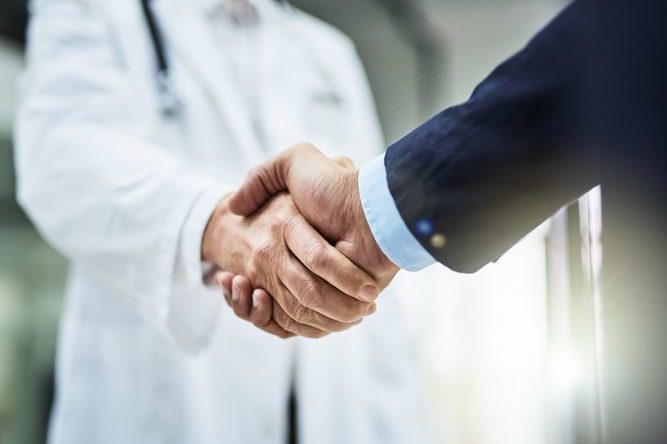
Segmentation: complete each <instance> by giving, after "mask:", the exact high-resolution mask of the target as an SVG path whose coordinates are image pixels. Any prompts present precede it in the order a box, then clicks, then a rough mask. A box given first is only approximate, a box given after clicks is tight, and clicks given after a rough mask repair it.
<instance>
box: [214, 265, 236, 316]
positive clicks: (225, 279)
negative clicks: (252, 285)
mask: <svg viewBox="0 0 667 444" xmlns="http://www.w3.org/2000/svg"><path fill="white" fill-rule="evenodd" d="M213 279H214V280H215V283H216V284H217V285H218V286H219V287H220V288H221V289H222V294H223V295H224V297H225V301H227V305H229V306H230V307H231V306H232V299H231V298H232V280H233V279H234V273H230V272H228V271H218V272H216V273H215V275H214V276H213Z"/></svg>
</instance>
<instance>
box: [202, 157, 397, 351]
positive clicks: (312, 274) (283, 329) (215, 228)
mask: <svg viewBox="0 0 667 444" xmlns="http://www.w3.org/2000/svg"><path fill="white" fill-rule="evenodd" d="M357 182H358V171H357V170H356V168H355V167H354V165H353V164H352V162H351V161H350V160H348V159H344V158H343V159H338V160H331V159H329V158H327V157H326V156H324V155H323V154H322V153H321V152H319V151H318V150H317V149H316V148H315V147H313V146H312V145H308V144H300V145H297V146H295V147H292V148H290V149H289V150H287V151H285V152H283V153H282V154H280V155H279V156H278V157H276V158H274V159H272V160H270V161H268V162H266V163H264V164H262V165H260V166H258V167H256V168H254V169H253V170H252V171H251V172H250V173H249V175H248V178H247V179H246V181H245V183H244V184H243V185H242V186H241V188H240V189H239V190H238V192H237V193H236V194H234V195H232V196H230V197H227V198H226V199H224V200H223V201H222V202H221V203H220V204H219V206H218V208H217V209H216V210H215V212H214V214H213V215H212V217H211V219H210V221H209V223H208V226H207V227H206V230H205V233H204V237H203V241H202V258H203V259H204V260H206V261H209V262H211V263H214V264H215V265H216V266H217V268H218V269H219V270H221V271H219V272H217V273H216V281H217V283H218V284H219V285H220V286H221V287H222V289H223V292H224V294H225V298H226V300H227V303H228V304H229V305H230V306H231V307H232V308H233V309H234V312H235V313H236V315H237V316H239V317H240V318H242V319H245V320H247V321H250V322H252V323H253V324H254V325H255V326H257V327H259V328H260V329H262V330H264V331H266V332H268V333H270V334H273V335H275V336H278V337H281V338H288V337H292V336H295V335H298V336H305V337H309V338H319V337H322V336H326V335H327V334H329V333H332V332H339V331H343V330H346V329H348V328H350V327H352V326H354V325H357V324H359V323H361V321H362V320H363V318H364V317H365V316H367V315H370V314H372V313H374V312H375V310H376V306H375V300H376V299H377V297H378V295H379V293H380V292H381V291H382V290H383V289H384V288H385V287H386V286H387V285H388V284H389V283H390V282H391V280H392V279H393V277H394V276H395V275H396V273H397V272H398V268H397V267H396V266H395V265H394V264H393V263H391V261H390V260H389V259H387V257H386V256H385V255H384V254H383V253H382V251H381V250H380V248H379V246H378V245H377V243H376V241H375V239H374V237H373V234H372V232H371V229H370V227H369V225H368V223H367V222H366V217H365V215H364V211H363V208H362V204H361V200H360V196H359V190H358V185H357Z"/></svg>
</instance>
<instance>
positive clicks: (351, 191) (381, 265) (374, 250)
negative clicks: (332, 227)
mask: <svg viewBox="0 0 667 444" xmlns="http://www.w3.org/2000/svg"><path fill="white" fill-rule="evenodd" d="M348 184H349V185H348V196H350V197H349V199H348V211H349V212H350V213H349V214H351V215H352V219H351V220H352V221H353V222H352V223H351V224H350V227H349V229H350V230H354V231H355V232H356V234H355V235H353V236H354V237H356V238H357V239H358V243H359V244H361V245H363V249H364V250H365V251H366V252H367V254H370V256H371V257H373V258H374V260H373V263H374V265H375V266H374V267H373V268H374V271H375V272H374V273H373V274H374V275H376V277H380V278H381V277H384V276H385V275H386V276H392V277H393V275H395V274H396V273H397V272H398V271H399V270H400V268H399V267H397V266H396V265H395V264H394V263H393V262H392V261H391V260H390V259H389V258H388V257H387V255H385V254H384V252H383V251H382V249H381V248H380V245H379V244H378V242H377V241H376V239H375V235H374V234H373V231H372V230H371V227H370V224H369V223H368V219H367V218H366V213H365V211H364V206H363V203H362V201H361V193H360V191H359V170H355V171H353V172H351V174H350V176H349V178H348Z"/></svg>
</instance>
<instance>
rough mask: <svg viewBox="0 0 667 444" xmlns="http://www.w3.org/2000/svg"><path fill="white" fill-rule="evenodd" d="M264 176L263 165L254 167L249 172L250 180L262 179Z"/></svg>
mask: <svg viewBox="0 0 667 444" xmlns="http://www.w3.org/2000/svg"><path fill="white" fill-rule="evenodd" d="M263 175H264V167H262V166H261V165H257V166H254V167H252V168H251V169H250V171H248V177H249V178H255V177H262V176H263Z"/></svg>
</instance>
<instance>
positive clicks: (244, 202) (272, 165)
mask: <svg viewBox="0 0 667 444" xmlns="http://www.w3.org/2000/svg"><path fill="white" fill-rule="evenodd" d="M288 159H289V156H288V152H287V151H286V152H283V153H282V154H279V155H278V156H277V157H275V158H273V159H271V160H269V161H267V162H265V163H262V164H260V165H259V166H257V167H255V168H253V169H252V170H250V172H249V173H248V176H247V177H246V179H245V181H244V182H243V185H241V188H239V190H238V191H237V192H236V193H235V194H234V195H233V196H232V197H231V198H230V200H229V209H230V210H231V212H232V213H234V214H237V215H239V216H249V215H251V214H253V213H254V212H255V211H257V210H259V209H260V208H261V207H262V205H264V204H265V203H266V202H267V201H268V200H269V199H270V198H271V196H273V195H274V194H277V193H280V192H281V191H285V190H286V189H287V182H286V181H285V170H286V167H287V163H288Z"/></svg>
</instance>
